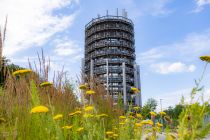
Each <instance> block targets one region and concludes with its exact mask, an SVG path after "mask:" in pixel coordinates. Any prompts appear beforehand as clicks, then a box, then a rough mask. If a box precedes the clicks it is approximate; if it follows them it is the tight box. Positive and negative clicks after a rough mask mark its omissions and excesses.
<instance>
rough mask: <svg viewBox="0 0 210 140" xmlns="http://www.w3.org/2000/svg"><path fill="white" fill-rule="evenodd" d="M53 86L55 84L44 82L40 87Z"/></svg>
mask: <svg viewBox="0 0 210 140" xmlns="http://www.w3.org/2000/svg"><path fill="white" fill-rule="evenodd" d="M51 85H53V83H50V82H43V83H41V84H40V87H47V86H51Z"/></svg>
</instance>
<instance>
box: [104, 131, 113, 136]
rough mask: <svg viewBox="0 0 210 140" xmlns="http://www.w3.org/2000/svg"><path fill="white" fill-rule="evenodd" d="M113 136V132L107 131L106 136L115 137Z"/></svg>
mask: <svg viewBox="0 0 210 140" xmlns="http://www.w3.org/2000/svg"><path fill="white" fill-rule="evenodd" d="M113 134H114V132H112V131H106V135H108V136H110V135H113Z"/></svg>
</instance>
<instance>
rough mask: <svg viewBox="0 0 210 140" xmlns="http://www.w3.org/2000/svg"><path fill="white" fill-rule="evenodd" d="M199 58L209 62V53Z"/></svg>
mask: <svg viewBox="0 0 210 140" xmlns="http://www.w3.org/2000/svg"><path fill="white" fill-rule="evenodd" d="M200 59H201V60H202V61H206V62H208V63H210V55H206V56H201V57H200Z"/></svg>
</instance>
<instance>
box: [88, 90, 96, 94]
mask: <svg viewBox="0 0 210 140" xmlns="http://www.w3.org/2000/svg"><path fill="white" fill-rule="evenodd" d="M86 94H87V95H92V94H95V91H93V90H88V91H86Z"/></svg>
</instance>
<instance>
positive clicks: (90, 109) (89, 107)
mask: <svg viewBox="0 0 210 140" xmlns="http://www.w3.org/2000/svg"><path fill="white" fill-rule="evenodd" d="M93 109H94V107H93V106H86V107H85V111H87V112H89V111H93Z"/></svg>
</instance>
